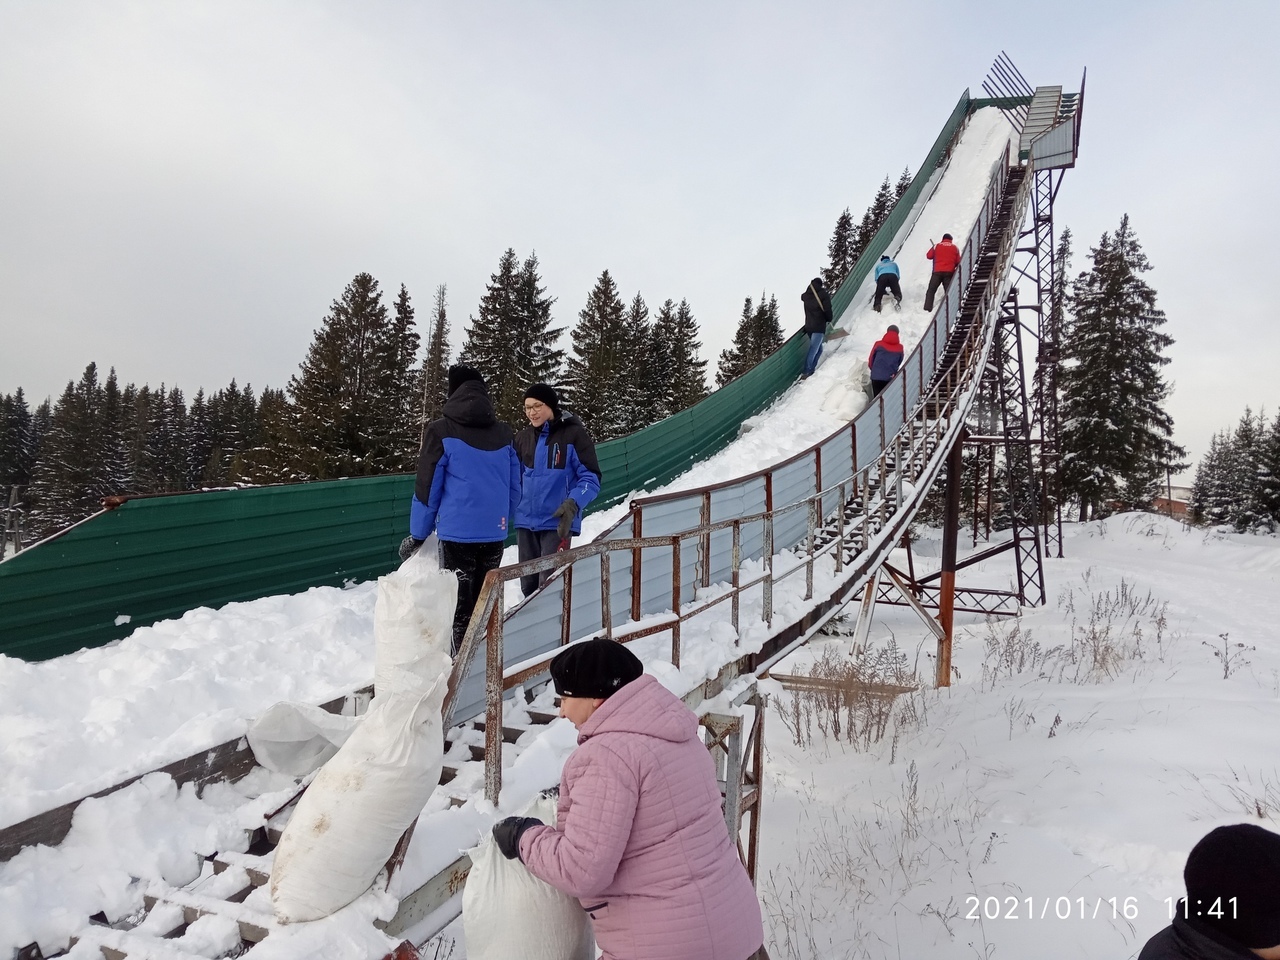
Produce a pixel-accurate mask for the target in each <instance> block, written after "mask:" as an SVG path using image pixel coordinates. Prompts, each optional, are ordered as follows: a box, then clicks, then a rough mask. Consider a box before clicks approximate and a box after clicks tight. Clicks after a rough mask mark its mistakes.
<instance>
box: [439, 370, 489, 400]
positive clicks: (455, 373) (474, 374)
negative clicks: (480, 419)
mask: <svg viewBox="0 0 1280 960" xmlns="http://www.w3.org/2000/svg"><path fill="white" fill-rule="evenodd" d="M468 380H479V381H480V383H482V384H483V383H484V377H482V376H481V375H480V371H479V370H477V369H475V368H474V367H468V366H464V365H463V364H461V363H455V364H454V365H453V366H452V367H450V368H449V392H448V393H447V394H446V396H453V391H455V390H457V389H458V388H459V387H460V386H462V385H463V384H464V383H466V382H467V381H468ZM485 389H488V388H487V387H486V388H485Z"/></svg>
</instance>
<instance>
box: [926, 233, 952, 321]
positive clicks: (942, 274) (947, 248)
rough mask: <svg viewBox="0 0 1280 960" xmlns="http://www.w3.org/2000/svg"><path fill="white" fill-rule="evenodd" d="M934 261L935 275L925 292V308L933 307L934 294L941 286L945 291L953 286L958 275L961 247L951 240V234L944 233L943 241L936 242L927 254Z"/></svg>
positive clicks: (930, 308)
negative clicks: (953, 279) (954, 278)
mask: <svg viewBox="0 0 1280 960" xmlns="http://www.w3.org/2000/svg"><path fill="white" fill-rule="evenodd" d="M925 256H926V257H928V258H929V259H930V260H932V261H933V276H931V277H930V278H929V288H928V289H927V290H926V291H925V294H924V309H925V311H926V312H927V311H929V310H932V309H933V295H934V294H935V293H937V291H938V288H939V287H941V288H942V291H943V293H945V292H946V291H947V290H948V289H950V287H951V278H952V277H954V276H955V275H956V267H958V266H959V265H960V248H959V247H957V246H956V245H955V244H954V243H952V242H951V234H949V233H944V234H943V235H942V242H941V243H936V244H934V245H933V246H931V247H930V248H929V252H928V253H926V254H925Z"/></svg>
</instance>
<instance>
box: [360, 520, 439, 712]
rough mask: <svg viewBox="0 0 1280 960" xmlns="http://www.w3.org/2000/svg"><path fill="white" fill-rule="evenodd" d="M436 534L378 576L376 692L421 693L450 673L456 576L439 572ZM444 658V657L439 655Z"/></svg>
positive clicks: (374, 626) (375, 630) (374, 635)
mask: <svg viewBox="0 0 1280 960" xmlns="http://www.w3.org/2000/svg"><path fill="white" fill-rule="evenodd" d="M433 543H434V538H432V539H431V540H428V541H427V542H426V543H424V544H423V545H422V546H421V547H419V548H418V552H417V553H415V554H414V555H413V556H412V557H410V558H409V559H408V560H406V561H405V562H404V563H402V564H401V565H400V567H399V568H398V569H397V570H395V571H393V572H391V573H389V574H387V575H386V576H384V577H380V578H378V599H377V602H376V603H375V604H374V608H373V637H374V644H375V647H374V661H373V692H374V693H375V694H376V695H379V696H381V695H382V694H384V693H422V692H423V691H425V690H427V689H428V688H429V687H430V686H431V685H432V684H433V683H435V681H436V678H437V677H439V676H440V673H441V671H442V670H443V671H444V672H445V673H446V674H447V673H448V671H449V667H450V664H451V660H450V658H449V644H450V641H451V640H452V638H453V611H454V608H455V607H456V606H457V605H458V578H457V576H456V575H455V574H454V573H453V571H451V570H441V569H440V561H439V558H438V556H437V551H436V550H435V549H431V547H432V544H433ZM441 657H443V660H442V659H441Z"/></svg>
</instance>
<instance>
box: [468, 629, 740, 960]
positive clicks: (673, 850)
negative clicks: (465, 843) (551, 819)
mask: <svg viewBox="0 0 1280 960" xmlns="http://www.w3.org/2000/svg"><path fill="white" fill-rule="evenodd" d="M551 677H552V680H553V681H554V682H555V687H556V692H557V693H558V694H559V695H560V715H561V716H562V717H568V718H569V719H570V720H572V721H573V724H574V726H576V727H577V728H578V749H577V750H575V751H574V752H573V753H572V755H570V757H569V759H568V761H567V762H566V763H565V766H564V772H563V773H562V774H561V777H560V803H559V808H558V815H557V826H555V827H548V826H546V825H545V824H543V823H542V822H541V821H539V820H535V819H532V818H529V817H508V818H507V819H506V820H503V821H502V822H500V823H498V824H496V825H495V826H494V828H493V835H494V838H495V839H496V840H497V842H498V846H499V848H500V849H501V850H502V852H503V853H504V854H505V855H506V856H507V857H508V858H511V857H515V856H519V857H520V859H521V860H522V861H523V862H524V865H525V866H526V867H528V868H529V872H530V873H532V874H533V875H534V876H536V877H541V878H542V879H543V880H545V881H547V882H548V883H550V884H551V885H552V886H554V887H556V888H558V889H560V890H563V891H565V892H566V893H569V894H570V895H572V896H575V897H577V898H578V899H579V900H580V901H581V902H582V906H583V907H584V908H585V909H586V911H587V912H588V913H589V914H590V915H591V921H592V927H593V928H594V930H595V936H596V942H597V943H598V944H599V945H600V947H601V949H602V950H603V951H604V960H751V958H754V957H757V956H760V957H763V956H764V952H763V943H764V928H763V925H762V923H761V919H760V904H759V902H758V901H757V900H756V893H755V889H754V888H753V887H752V885H751V879H750V878H749V877H748V876H747V872H746V870H745V869H744V868H743V866H742V862H741V861H740V860H739V859H738V855H737V853H736V852H735V848H734V843H733V841H732V840H731V839H730V837H729V831H728V829H727V828H726V826H725V821H724V813H723V812H722V809H721V798H720V787H719V784H718V783H717V782H716V773H715V765H714V764H713V763H712V760H711V755H710V753H709V752H708V751H707V748H706V746H705V745H704V744H703V742H702V738H701V737H699V736H698V718H697V717H696V716H695V715H694V714H693V712H692V711H691V710H690V709H689V708H688V707H686V706H685V705H684V703H683V702H682V701H681V700H680V699H679V698H678V697H676V696H675V695H673V694H672V693H670V692H668V691H667V689H666V688H665V687H663V686H662V684H660V683H659V682H658V681H657V680H656V679H655V678H654V677H652V676H645V675H644V667H643V665H642V664H641V663H640V661H639V660H638V659H637V658H636V656H635V655H634V654H633V653H632V652H631V651H630V650H628V649H627V648H626V647H624V646H623V645H622V644H620V643H616V642H615V641H613V640H604V639H596V640H588V641H585V642H583V643H579V644H575V645H574V646H572V647H569V648H567V649H566V650H565V651H563V652H562V653H561V654H560V655H559V656H557V657H556V658H555V659H554V660H553V661H551Z"/></svg>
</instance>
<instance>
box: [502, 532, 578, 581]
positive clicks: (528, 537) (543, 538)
mask: <svg viewBox="0 0 1280 960" xmlns="http://www.w3.org/2000/svg"><path fill="white" fill-rule="evenodd" d="M569 539H570V540H572V539H573V538H572V537H570V538H569ZM516 545H517V547H518V548H519V550H520V560H521V561H522V562H523V561H525V560H537V559H538V558H539V557H549V556H551V554H553V553H555V552H556V551H557V550H559V549H560V534H559V533H557V532H556V531H555V530H526V529H524V528H523V527H517V528H516ZM553 572H554V571H551V570H543V571H542V572H541V573H531V574H529V575H528V576H524V577H521V578H520V592H521V593H522V594H524V595H525V596H526V597H527V596H528V595H529V594H531V593H533V591H535V590H537V589H538V588H539V587H540V586H542V585H543V584H544V583H546V582H547V578H548V577H549V576H551V574H552V573H553Z"/></svg>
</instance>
